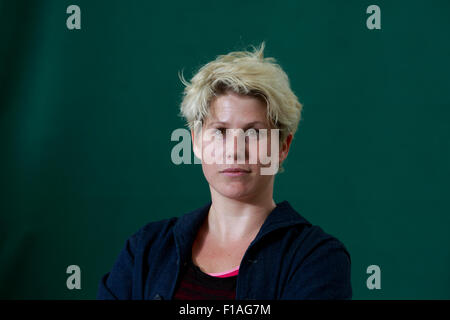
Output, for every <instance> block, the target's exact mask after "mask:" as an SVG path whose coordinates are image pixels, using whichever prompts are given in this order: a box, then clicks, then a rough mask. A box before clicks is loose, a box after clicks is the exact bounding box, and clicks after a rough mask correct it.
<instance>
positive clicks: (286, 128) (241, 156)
mask: <svg viewBox="0 0 450 320" xmlns="http://www.w3.org/2000/svg"><path fill="white" fill-rule="evenodd" d="M263 51H264V42H263V43H262V44H261V46H260V47H259V48H254V51H253V52H246V51H245V52H231V53H229V54H227V55H221V56H218V57H217V58H216V59H215V60H214V61H212V62H210V63H208V64H206V65H205V66H203V67H202V68H201V69H200V70H199V71H198V72H197V74H196V75H195V76H194V77H193V78H192V80H191V83H189V82H187V81H186V80H184V78H183V76H182V75H181V81H182V82H183V83H184V84H185V85H186V88H185V91H184V98H183V101H182V104H181V114H182V116H183V117H185V119H186V120H187V123H188V125H189V127H190V129H191V135H192V142H193V150H194V153H195V155H196V156H197V157H198V158H199V159H201V160H202V169H203V173H204V176H205V178H206V180H207V181H208V183H209V187H210V192H211V201H210V202H209V203H207V204H206V205H204V206H203V207H201V208H198V209H196V210H194V211H192V212H190V213H187V214H184V215H182V216H181V217H179V218H177V217H174V218H171V219H165V220H162V221H157V222H152V223H149V224H147V225H146V226H144V227H143V228H141V229H140V230H139V231H138V232H137V233H135V234H134V235H133V236H131V237H130V238H129V239H128V241H127V242H126V244H125V247H124V248H123V250H122V251H121V253H120V255H119V257H118V259H117V261H116V263H115V264H114V266H113V268H112V270H111V272H108V273H107V274H105V275H104V276H103V278H102V279H101V281H100V285H99V291H98V298H99V299H167V300H169V299H180V300H188V299H351V297H352V288H351V279H350V269H351V268H350V255H349V253H348V251H347V249H346V248H345V246H344V245H343V244H342V243H341V242H340V241H339V240H338V239H336V238H335V237H333V236H331V235H329V234H327V233H325V232H324V231H323V230H322V229H321V228H320V227H318V226H313V225H312V224H311V223H309V222H308V221H307V220H305V219H304V218H303V217H302V216H300V215H299V214H298V213H297V212H296V211H295V210H294V209H293V208H292V207H291V205H290V204H289V202H287V201H283V202H279V203H275V201H274V200H273V187H274V179H275V174H276V172H277V170H275V171H272V172H271V171H270V170H268V169H270V167H274V166H275V168H276V169H278V163H279V164H280V165H282V163H283V161H284V160H285V159H286V157H287V155H288V152H289V148H290V146H291V142H292V139H293V136H294V134H295V132H296V129H297V126H298V123H299V121H300V115H301V110H302V105H301V104H300V103H299V101H298V99H297V97H296V96H295V94H294V93H293V92H292V90H291V89H290V85H289V79H288V77H287V75H286V73H285V72H284V71H283V70H282V69H281V67H280V66H279V65H278V64H276V63H275V59H273V58H264V56H263ZM264 133H265V134H264ZM238 141H240V142H241V143H239V142H238ZM261 150H263V152H261ZM251 159H253V160H254V161H250V160H251ZM255 159H256V161H255ZM267 172H269V173H267Z"/></svg>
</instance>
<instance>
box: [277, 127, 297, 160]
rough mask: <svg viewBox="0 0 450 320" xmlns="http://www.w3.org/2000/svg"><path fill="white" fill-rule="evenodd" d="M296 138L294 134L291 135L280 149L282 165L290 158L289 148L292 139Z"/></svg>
mask: <svg viewBox="0 0 450 320" xmlns="http://www.w3.org/2000/svg"><path fill="white" fill-rule="evenodd" d="M293 137H294V136H293V135H292V133H290V134H289V135H288V136H287V137H286V140H284V141H283V142H282V145H281V148H280V163H282V162H283V161H284V160H285V159H286V158H287V156H288V153H289V148H290V147H291V142H292V138H293Z"/></svg>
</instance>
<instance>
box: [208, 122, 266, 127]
mask: <svg viewBox="0 0 450 320" xmlns="http://www.w3.org/2000/svg"><path fill="white" fill-rule="evenodd" d="M215 124H220V125H224V126H226V125H228V122H223V121H214V122H211V123H210V124H209V125H210V126H212V125H215ZM255 124H261V125H264V123H263V122H261V121H252V122H249V123H247V124H245V126H244V128H248V127H251V126H254V125H255Z"/></svg>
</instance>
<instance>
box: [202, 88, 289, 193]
mask: <svg viewBox="0 0 450 320" xmlns="http://www.w3.org/2000/svg"><path fill="white" fill-rule="evenodd" d="M210 108H211V109H210V115H209V116H208V117H207V119H206V121H205V122H204V123H203V124H202V131H201V135H202V137H203V139H202V141H201V145H199V144H198V139H196V138H195V137H194V135H193V139H194V153H195V155H196V156H197V157H198V158H200V159H202V168H203V173H204V175H205V177H206V180H207V181H208V183H209V185H210V187H211V188H213V189H214V190H215V191H216V192H218V193H220V194H221V195H222V196H225V197H228V198H232V199H240V200H244V199H251V198H254V197H255V196H258V195H259V196H262V195H263V194H264V195H266V196H267V195H268V193H270V196H271V195H272V189H273V181H274V173H275V172H276V170H275V171H274V172H273V173H272V174H267V172H270V171H269V170H267V168H268V167H271V163H273V162H274V161H273V159H275V155H278V159H279V160H278V161H280V162H281V161H283V160H284V158H285V157H286V156H287V152H288V149H289V145H290V140H291V139H292V137H290V138H288V139H287V141H288V143H287V145H286V144H283V145H280V146H281V148H278V141H279V140H278V136H276V139H277V140H276V142H275V143H273V141H275V140H273V139H272V142H271V133H272V131H275V130H270V128H271V127H270V124H269V122H268V121H267V118H266V112H267V111H266V104H265V101H264V100H261V99H259V98H257V97H253V96H245V95H240V94H236V93H234V92H231V91H228V92H227V93H225V94H223V95H220V96H218V97H215V98H214V99H213V100H212V101H211V105H210ZM227 129H229V130H227ZM233 129H234V130H233ZM237 129H241V130H237ZM249 129H253V130H249ZM261 129H266V130H267V135H266V137H263V136H262V135H261V134H259V135H258V130H261ZM263 131H264V130H263ZM260 132H261V131H260ZM199 135H200V134H199ZM239 139H240V141H238V140H239ZM244 141H245V142H244ZM238 142H239V143H238ZM261 147H263V148H266V149H265V150H263V151H264V152H262V154H265V155H267V156H266V157H264V156H261V155H260V154H259V153H261V150H260V151H259V152H258V150H259V149H261ZM200 149H201V153H200ZM200 155H201V156H200ZM272 155H274V157H272ZM268 161H270V162H269V163H268ZM278 161H277V163H278ZM263 168H266V171H265V172H266V173H263V174H262V172H264V169H263ZM277 168H278V166H277ZM261 169H263V171H261ZM211 191H213V190H211Z"/></svg>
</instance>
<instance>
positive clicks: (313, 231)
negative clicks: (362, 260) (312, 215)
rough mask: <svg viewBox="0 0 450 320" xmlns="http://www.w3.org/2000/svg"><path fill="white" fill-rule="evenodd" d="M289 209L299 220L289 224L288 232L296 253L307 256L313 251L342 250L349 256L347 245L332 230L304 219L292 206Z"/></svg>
mask: <svg viewBox="0 0 450 320" xmlns="http://www.w3.org/2000/svg"><path fill="white" fill-rule="evenodd" d="M290 210H291V211H292V212H293V213H294V215H296V216H298V217H299V221H300V223H297V224H295V225H293V226H291V231H292V232H291V233H290V237H291V239H290V240H291V244H293V246H292V247H293V248H296V251H297V253H298V254H300V255H302V256H308V255H310V254H312V253H313V252H315V251H327V250H342V252H345V253H346V255H347V256H348V257H349V258H350V254H349V252H348V250H347V247H346V246H345V245H344V243H343V242H342V241H341V240H340V239H339V238H338V237H337V236H335V235H334V234H333V232H329V231H325V230H324V228H322V226H319V225H317V224H314V223H313V221H310V220H309V219H306V218H305V217H304V216H303V215H301V214H300V213H299V212H298V211H297V210H295V209H293V208H292V207H290Z"/></svg>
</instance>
